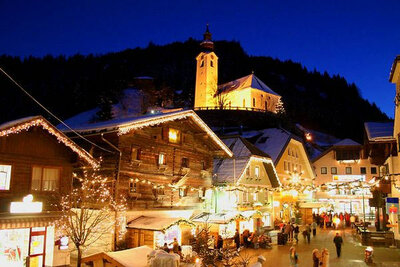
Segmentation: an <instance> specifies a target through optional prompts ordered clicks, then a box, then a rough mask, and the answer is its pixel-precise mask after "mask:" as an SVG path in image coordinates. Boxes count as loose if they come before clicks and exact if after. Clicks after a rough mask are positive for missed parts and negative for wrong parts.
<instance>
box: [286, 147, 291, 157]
mask: <svg viewBox="0 0 400 267" xmlns="http://www.w3.org/2000/svg"><path fill="white" fill-rule="evenodd" d="M287 154H288V155H289V156H290V155H291V154H292V152H291V151H290V147H289V148H288V150H287Z"/></svg>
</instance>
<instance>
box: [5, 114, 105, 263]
mask: <svg viewBox="0 0 400 267" xmlns="http://www.w3.org/2000/svg"><path fill="white" fill-rule="evenodd" d="M97 165H98V162H97V161H96V160H94V159H93V157H92V156H90V154H89V153H87V152H86V151H85V150H83V149H82V148H80V147H79V146H78V145H76V144H75V143H74V142H73V141H72V140H70V139H69V138H68V137H67V136H66V135H64V134H63V133H62V132H61V131H59V130H57V128H55V127H54V126H52V125H51V124H50V123H49V122H48V121H46V120H45V119H44V118H43V117H41V116H35V117H28V118H23V119H20V120H16V121H11V122H8V123H4V124H1V125H0V203H1V205H0V209H1V213H0V266H25V265H24V263H26V264H27V265H29V266H65V265H69V252H68V250H61V249H60V248H59V246H55V242H56V241H57V240H59V239H60V237H59V236H56V235H55V234H56V230H57V229H55V227H54V226H52V224H53V222H54V221H55V220H56V219H58V218H59V216H60V214H59V213H58V212H57V208H56V207H55V204H57V202H58V201H59V199H60V196H61V195H62V194H67V193H68V192H70V191H71V189H72V172H73V169H74V168H75V167H80V166H90V167H97Z"/></svg>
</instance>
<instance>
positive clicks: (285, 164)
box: [283, 161, 287, 171]
mask: <svg viewBox="0 0 400 267" xmlns="http://www.w3.org/2000/svg"><path fill="white" fill-rule="evenodd" d="M283 169H284V170H285V171H287V162H286V161H284V162H283Z"/></svg>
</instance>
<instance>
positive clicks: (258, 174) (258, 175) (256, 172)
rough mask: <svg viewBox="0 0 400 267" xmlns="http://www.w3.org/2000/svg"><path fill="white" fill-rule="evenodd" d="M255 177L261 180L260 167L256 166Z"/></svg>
mask: <svg viewBox="0 0 400 267" xmlns="http://www.w3.org/2000/svg"><path fill="white" fill-rule="evenodd" d="M254 175H255V176H256V177H257V178H259V177H260V167H258V166H256V167H255V168H254Z"/></svg>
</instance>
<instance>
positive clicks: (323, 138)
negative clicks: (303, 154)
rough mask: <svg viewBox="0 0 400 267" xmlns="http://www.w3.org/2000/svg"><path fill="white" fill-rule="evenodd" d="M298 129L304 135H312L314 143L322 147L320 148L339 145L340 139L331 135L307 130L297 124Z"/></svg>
mask: <svg viewBox="0 0 400 267" xmlns="http://www.w3.org/2000/svg"><path fill="white" fill-rule="evenodd" d="M296 127H297V128H298V129H299V130H301V131H302V132H303V133H304V134H306V133H310V134H311V136H312V143H314V144H316V145H318V146H320V147H330V146H332V145H333V144H335V143H337V142H339V141H340V139H339V138H337V137H335V136H333V135H329V134H326V133H323V132H319V131H316V130H311V129H306V128H305V127H303V126H302V125H300V124H298V123H297V124H296Z"/></svg>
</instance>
